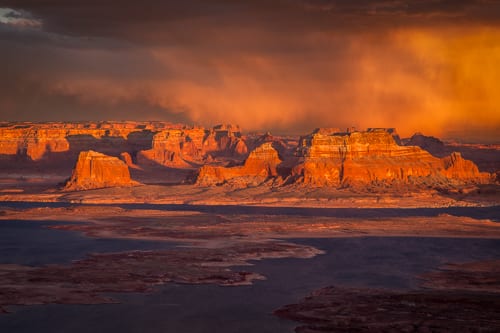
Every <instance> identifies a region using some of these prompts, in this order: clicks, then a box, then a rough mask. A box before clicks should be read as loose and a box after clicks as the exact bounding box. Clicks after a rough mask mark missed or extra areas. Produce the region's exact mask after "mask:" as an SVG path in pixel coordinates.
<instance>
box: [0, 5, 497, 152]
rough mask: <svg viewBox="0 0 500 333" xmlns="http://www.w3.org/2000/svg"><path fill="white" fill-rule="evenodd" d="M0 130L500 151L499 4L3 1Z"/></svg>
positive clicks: (0, 38) (0, 29) (0, 17)
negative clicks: (177, 131) (387, 137)
mask: <svg viewBox="0 0 500 333" xmlns="http://www.w3.org/2000/svg"><path fill="white" fill-rule="evenodd" d="M0 50H1V51H0V64H1V67H0V68H1V71H0V120H5V121H15V120H30V121H75V120H167V121H173V122H181V123H186V124H189V125H194V124H197V125H203V126H212V125H215V124H218V123H237V124H239V125H241V127H242V129H243V130H244V131H247V132H248V131H271V132H272V133H276V134H280V133H281V134H304V133H308V132H310V131H311V130H312V129H314V128H316V127H338V128H347V127H356V128H359V129H364V128H367V127H395V128H396V129H397V130H398V132H399V133H400V134H401V135H402V136H409V135H411V134H413V133H414V132H422V133H424V134H428V135H434V136H438V137H441V138H461V139H463V140H464V141H478V142H479V141H481V142H497V143H500V88H499V87H500V0H468V1H464V0H411V1H410V0H374V1H367V0H358V1H352V0H183V1H160V0H142V1H131V0H121V1H113V0H72V1H68V0H24V1H16V0H0Z"/></svg>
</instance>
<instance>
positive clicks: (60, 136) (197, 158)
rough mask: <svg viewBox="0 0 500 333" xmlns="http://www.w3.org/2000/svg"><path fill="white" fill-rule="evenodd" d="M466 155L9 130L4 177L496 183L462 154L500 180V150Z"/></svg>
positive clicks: (351, 139) (337, 143)
mask: <svg viewBox="0 0 500 333" xmlns="http://www.w3.org/2000/svg"><path fill="white" fill-rule="evenodd" d="M464 147H465V146H453V145H446V144H445V143H443V142H442V141H440V140H439V139H436V138H432V137H426V136H424V135H422V134H415V135H414V136H413V137H411V138H409V139H400V138H399V136H398V135H397V133H396V131H395V130H394V129H386V128H374V129H368V130H366V131H356V130H354V129H348V130H346V131H341V130H339V129H335V128H319V129H316V130H314V131H313V132H312V133H310V134H308V135H305V136H302V137H300V138H298V139H297V138H290V137H279V136H272V135H271V134H269V133H266V134H243V133H242V131H241V129H240V128H239V126H235V125H218V126H215V127H213V128H209V129H205V128H203V127H198V126H193V127H189V126H185V125H180V124H172V123H168V122H78V123H30V122H24V123H7V122H4V123H0V168H2V169H4V170H7V171H9V172H13V171H12V170H15V171H16V172H17V171H18V169H23V168H24V169H26V170H32V169H36V170H38V171H40V172H44V170H49V171H51V170H57V171H56V172H60V173H66V172H67V173H68V176H69V175H70V170H71V169H74V171H73V175H72V176H71V179H70V181H68V183H67V185H66V187H65V190H80V189H90V188H101V187H110V186H129V185H133V184H137V182H136V180H137V181H140V182H143V183H148V181H147V178H144V177H143V176H144V175H147V173H148V172H153V171H154V172H156V174H157V176H156V180H157V181H158V179H159V180H160V181H161V179H162V178H165V179H166V178H168V177H169V175H172V176H171V177H173V178H175V179H177V180H175V179H174V181H177V183H182V182H184V183H186V182H187V183H196V184H197V185H198V186H214V185H230V186H235V187H246V186H258V185H262V184H268V185H272V186H286V185H289V184H299V185H301V186H310V187H323V186H329V187H336V188H363V187H365V188H367V187H373V186H375V187H376V186H382V187H391V186H406V185H412V186H413V185H414V186H420V187H423V188H437V187H453V186H459V185H463V184H484V183H489V182H495V179H494V176H493V175H492V174H490V173H488V172H481V171H480V170H479V168H478V166H477V165H476V163H474V162H473V161H471V160H469V159H466V158H464V156H463V155H462V154H465V156H466V157H469V158H473V159H474V161H475V162H476V161H477V163H479V165H480V166H481V167H482V168H483V170H482V171H490V172H493V174H494V173H497V174H498V170H499V167H498V166H499V163H498V161H497V159H498V155H499V154H498V150H500V149H499V147H497V146H495V145H493V146H491V147H487V149H482V150H477V151H479V152H480V153H481V154H482V155H481V154H477V153H476V150H474V149H473V148H474V147H465V148H464ZM455 148H456V149H455ZM469 148H470V149H469ZM455 150H457V151H459V152H455ZM97 154H104V155H97ZM488 154H489V155H488ZM106 155H107V156H106ZM491 156H496V157H494V158H492V157H491ZM476 157H477V158H476ZM75 163H76V166H75ZM9 166H12V167H10V169H9ZM30 168H31V169H30ZM151 170H153V171H151ZM131 175H132V177H131ZM136 177H138V178H141V177H143V178H144V179H146V181H144V180H143V179H138V178H136ZM131 178H133V179H134V180H132V179H131Z"/></svg>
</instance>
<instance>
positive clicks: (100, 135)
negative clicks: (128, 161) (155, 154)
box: [0, 122, 179, 161]
mask: <svg viewBox="0 0 500 333" xmlns="http://www.w3.org/2000/svg"><path fill="white" fill-rule="evenodd" d="M165 127H179V126H178V125H174V124H171V123H168V122H81V123H79V122H75V123H28V122H26V123H1V124H0V155H7V156H15V155H18V156H23V157H26V158H27V159H28V160H31V161H40V160H42V159H53V158H54V156H53V155H54V153H65V152H73V153H76V154H78V153H79V152H80V151H82V150H88V149H96V150H99V151H101V152H104V153H107V154H113V153H114V154H119V153H120V152H123V151H127V150H129V151H133V150H138V149H145V148H146V147H148V146H149V147H150V146H151V133H152V132H156V131H159V130H161V129H163V128H165Z"/></svg>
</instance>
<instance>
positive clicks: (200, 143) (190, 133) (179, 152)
mask: <svg viewBox="0 0 500 333" xmlns="http://www.w3.org/2000/svg"><path fill="white" fill-rule="evenodd" d="M246 154H247V146H246V144H245V141H244V140H243V139H242V138H241V133H240V132H239V127H237V126H233V125H219V126H216V127H214V128H213V129H210V130H205V129H204V128H201V127H195V128H184V129H168V130H163V131H160V132H158V133H156V134H155V135H154V137H153V141H152V148H151V149H149V150H143V151H140V152H139V153H138V154H137V160H138V164H151V163H156V164H159V165H163V166H167V167H172V168H189V167H194V166H196V165H201V164H204V163H205V162H206V159H207V158H212V155H214V156H244V155H246ZM209 156H210V157H209Z"/></svg>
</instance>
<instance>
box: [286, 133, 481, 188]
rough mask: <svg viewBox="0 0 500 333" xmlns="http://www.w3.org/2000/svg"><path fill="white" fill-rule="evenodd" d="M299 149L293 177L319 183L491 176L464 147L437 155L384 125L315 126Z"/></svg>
mask: <svg viewBox="0 0 500 333" xmlns="http://www.w3.org/2000/svg"><path fill="white" fill-rule="evenodd" d="M297 154H298V156H299V157H300V158H301V162H300V163H298V164H297V165H296V166H295V167H294V168H293V170H292V177H293V178H294V180H295V181H298V182H301V183H304V184H310V185H315V186H347V185H366V184H394V183H402V184H426V183H428V184H434V185H436V184H440V183H447V182H450V181H451V182H476V183H484V182H488V181H489V180H490V178H491V176H490V175H489V174H488V173H480V172H479V170H478V169H477V167H476V166H475V165H474V163H473V162H471V161H468V160H464V159H463V158H462V157H461V155H460V154H459V153H454V154H452V155H451V156H449V157H445V158H443V159H440V158H436V157H434V156H432V155H431V154H430V153H429V152H427V151H425V150H423V149H421V148H420V147H416V146H400V145H398V144H397V143H396V141H395V139H394V136H393V133H392V132H391V131H387V130H384V129H369V130H368V131H365V132H335V131H325V130H316V131H314V132H313V133H312V134H310V135H308V136H305V137H303V138H301V140H300V142H299V147H298V151H297Z"/></svg>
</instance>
